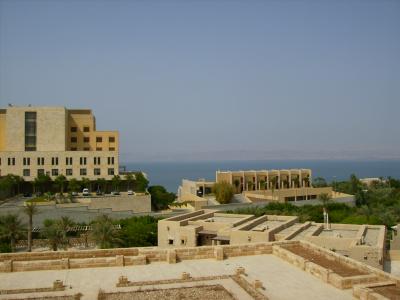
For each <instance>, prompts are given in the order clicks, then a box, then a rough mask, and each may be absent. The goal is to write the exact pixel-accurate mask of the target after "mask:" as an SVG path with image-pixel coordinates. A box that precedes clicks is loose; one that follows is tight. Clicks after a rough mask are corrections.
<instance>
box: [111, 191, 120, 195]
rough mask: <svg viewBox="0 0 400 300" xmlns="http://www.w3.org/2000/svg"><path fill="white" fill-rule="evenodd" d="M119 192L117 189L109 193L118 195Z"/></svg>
mask: <svg viewBox="0 0 400 300" xmlns="http://www.w3.org/2000/svg"><path fill="white" fill-rule="evenodd" d="M119 194H120V193H119V192H118V191H114V192H111V195H119Z"/></svg>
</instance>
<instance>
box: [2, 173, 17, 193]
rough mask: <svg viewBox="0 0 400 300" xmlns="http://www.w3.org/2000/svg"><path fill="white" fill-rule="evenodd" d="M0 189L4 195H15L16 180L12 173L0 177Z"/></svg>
mask: <svg viewBox="0 0 400 300" xmlns="http://www.w3.org/2000/svg"><path fill="white" fill-rule="evenodd" d="M0 191H1V192H2V195H1V196H3V197H9V196H11V195H14V180H13V177H12V176H11V175H10V174H9V175H7V176H4V177H2V178H0Z"/></svg>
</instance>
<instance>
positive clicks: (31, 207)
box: [23, 202, 38, 252]
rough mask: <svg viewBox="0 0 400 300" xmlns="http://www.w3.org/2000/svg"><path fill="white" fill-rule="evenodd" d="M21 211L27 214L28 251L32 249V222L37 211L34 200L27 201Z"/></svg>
mask: <svg viewBox="0 0 400 300" xmlns="http://www.w3.org/2000/svg"><path fill="white" fill-rule="evenodd" d="M23 212H24V213H25V214H26V215H27V216H28V219H29V221H28V252H31V251H32V227H33V226H32V223H33V216H34V215H35V214H37V213H38V209H37V207H36V204H35V203H34V202H27V203H26V205H25V207H24V208H23Z"/></svg>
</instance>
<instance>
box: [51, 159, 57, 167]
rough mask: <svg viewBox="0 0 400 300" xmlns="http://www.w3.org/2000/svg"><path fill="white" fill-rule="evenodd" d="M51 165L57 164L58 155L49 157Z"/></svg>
mask: <svg viewBox="0 0 400 300" xmlns="http://www.w3.org/2000/svg"><path fill="white" fill-rule="evenodd" d="M51 165H52V166H57V165H58V157H52V158H51Z"/></svg>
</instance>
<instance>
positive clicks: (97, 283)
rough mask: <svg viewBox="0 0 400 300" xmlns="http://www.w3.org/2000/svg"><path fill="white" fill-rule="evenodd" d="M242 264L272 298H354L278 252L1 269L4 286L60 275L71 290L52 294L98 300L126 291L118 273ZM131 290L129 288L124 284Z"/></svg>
mask: <svg viewBox="0 0 400 300" xmlns="http://www.w3.org/2000/svg"><path fill="white" fill-rule="evenodd" d="M239 266H242V267H244V268H245V269H246V273H247V274H248V279H249V281H250V282H251V281H252V280H254V279H259V280H261V281H262V283H263V285H264V287H265V290H264V291H263V292H264V293H265V294H266V295H267V297H269V298H270V299H276V300H285V299H288V300H289V299H296V300H303V299H304V300H309V299H332V300H335V299H337V300H346V299H348V300H350V299H353V298H352V294H351V289H349V290H345V291H343V290H339V289H336V288H334V287H333V286H331V285H329V284H327V283H324V282H323V281H321V280H319V279H317V278H315V277H314V276H312V275H310V274H308V273H306V272H304V271H302V270H300V269H298V268H296V267H294V266H292V265H291V264H289V263H287V262H285V261H283V260H281V259H279V258H277V257H275V256H274V255H257V256H242V257H234V258H230V259H227V260H224V261H216V260H211V259H203V260H189V261H183V262H180V263H177V264H167V263H164V262H162V263H153V264H149V265H142V266H132V267H110V268H92V269H72V270H56V271H31V272H15V273H0V289H13V288H32V287H49V286H51V285H52V282H53V281H54V280H56V279H59V280H62V281H63V282H64V284H66V285H68V286H71V288H70V289H69V288H68V289H67V291H65V292H52V293H48V294H49V295H50V294H51V295H63V294H75V293H78V292H82V293H83V294H84V297H83V298H82V299H96V297H97V293H98V291H99V289H100V288H101V289H103V290H104V291H106V292H110V291H117V290H120V291H122V289H121V288H116V287H115V284H116V282H117V281H118V278H119V276H122V275H123V276H127V278H128V280H130V281H150V280H151V281H154V280H161V279H176V278H180V277H181V274H182V272H188V273H190V275H191V276H193V277H200V276H215V275H231V274H234V272H235V269H236V268H237V267H239ZM228 281H229V280H228ZM218 283H221V284H223V285H224V286H225V288H226V289H227V290H228V291H231V292H232V293H233V294H236V293H238V292H239V291H237V290H236V289H237V286H235V285H234V284H232V283H230V282H225V283H223V282H222V281H221V282H218V280H216V281H214V284H218ZM175 285H177V286H183V285H184V284H175ZM127 289H129V288H124V290H127ZM130 289H131V290H132V289H133V288H130ZM8 297H9V296H8ZM24 297H25V298H26V295H15V296H14V295H13V298H20V299H23V298H24ZM6 298H7V295H0V299H6Z"/></svg>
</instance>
